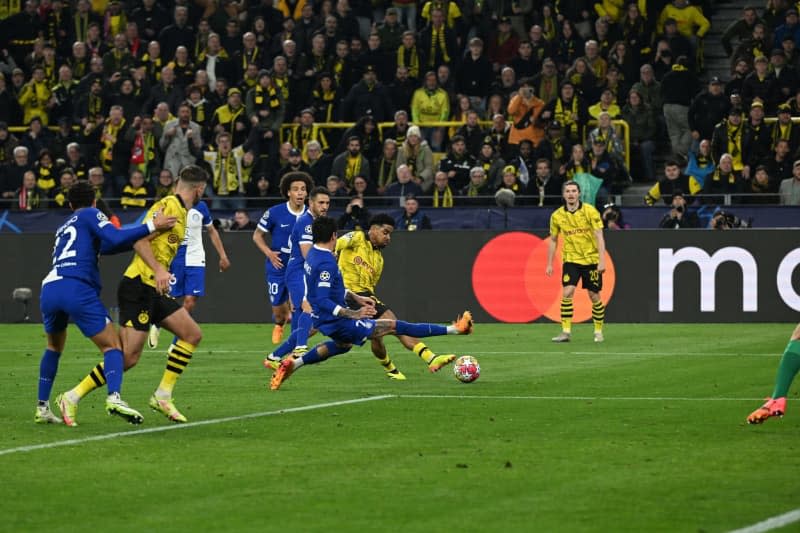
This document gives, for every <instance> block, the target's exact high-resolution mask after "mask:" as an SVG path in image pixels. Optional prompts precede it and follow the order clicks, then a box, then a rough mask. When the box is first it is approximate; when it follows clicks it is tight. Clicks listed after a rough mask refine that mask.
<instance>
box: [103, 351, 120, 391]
mask: <svg viewBox="0 0 800 533" xmlns="http://www.w3.org/2000/svg"><path fill="white" fill-rule="evenodd" d="M124 368H125V366H124V363H123V356H122V350H117V349H111V350H109V351H107V352H106V353H104V354H103V372H104V373H105V375H106V383H108V393H109V394H114V393H115V392H120V390H121V389H122V372H123V370H124Z"/></svg>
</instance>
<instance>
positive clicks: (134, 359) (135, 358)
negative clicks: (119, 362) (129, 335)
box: [124, 350, 142, 370]
mask: <svg viewBox="0 0 800 533" xmlns="http://www.w3.org/2000/svg"><path fill="white" fill-rule="evenodd" d="M141 355H142V352H141V350H140V351H138V352H132V353H126V354H124V356H125V357H124V363H125V366H124V370H128V369H131V368H133V367H135V366H136V363H138V362H139V357H141Z"/></svg>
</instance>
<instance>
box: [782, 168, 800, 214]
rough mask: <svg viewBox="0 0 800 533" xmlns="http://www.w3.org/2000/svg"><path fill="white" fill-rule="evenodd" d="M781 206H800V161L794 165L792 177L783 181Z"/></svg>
mask: <svg viewBox="0 0 800 533" xmlns="http://www.w3.org/2000/svg"><path fill="white" fill-rule="evenodd" d="M778 193H779V194H780V198H781V205H800V159H798V160H797V161H795V162H794V165H792V177H791V178H787V179H785V180H783V181H781V184H780V187H779V189H778Z"/></svg>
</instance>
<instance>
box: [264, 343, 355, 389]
mask: <svg viewBox="0 0 800 533" xmlns="http://www.w3.org/2000/svg"><path fill="white" fill-rule="evenodd" d="M352 346H353V345H352V344H339V343H337V342H336V341H326V342H323V343H321V344H318V345H316V346H315V347H314V348H312V349H311V350H309V351H308V352H306V353H305V354H304V355H303V356H302V357H298V358H296V359H295V358H293V357H287V358H286V359H284V360H283V361H281V364H280V366H279V367H278V370H276V371H275V373H274V374H273V375H272V379H271V380H270V382H269V388H270V389H272V390H278V389H279V388H281V384H283V382H284V381H286V380H287V379H289V376H291V375H292V374H293V373H294V372H295V370H297V369H298V368H300V367H301V366H304V365H313V364H316V363H320V362H322V361H324V360H325V359H328V358H330V357H333V356H334V355H339V354H343V353H346V352H349V351H350V348H352Z"/></svg>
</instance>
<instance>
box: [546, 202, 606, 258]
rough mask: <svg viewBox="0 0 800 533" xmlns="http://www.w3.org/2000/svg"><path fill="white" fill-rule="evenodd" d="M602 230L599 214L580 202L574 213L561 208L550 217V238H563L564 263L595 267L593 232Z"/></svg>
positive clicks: (562, 256)
mask: <svg viewBox="0 0 800 533" xmlns="http://www.w3.org/2000/svg"><path fill="white" fill-rule="evenodd" d="M598 229H599V230H602V229H603V220H602V218H601V217H600V212H599V211H597V209H595V208H594V207H593V206H591V205H589V204H585V203H583V202H580V203H579V204H578V209H576V210H575V211H574V212H572V213H571V212H569V211H567V208H566V206H561V207H559V208H558V209H556V210H555V211H554V212H553V214H552V215H550V236H551V237H557V236H558V235H559V234H561V235H563V236H564V247H563V248H562V250H561V258H562V260H563V261H564V262H565V263H577V264H579V265H596V264H597V263H598V262H599V261H600V254H599V253H598V250H597V238H596V237H595V234H594V232H595V230H598Z"/></svg>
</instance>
